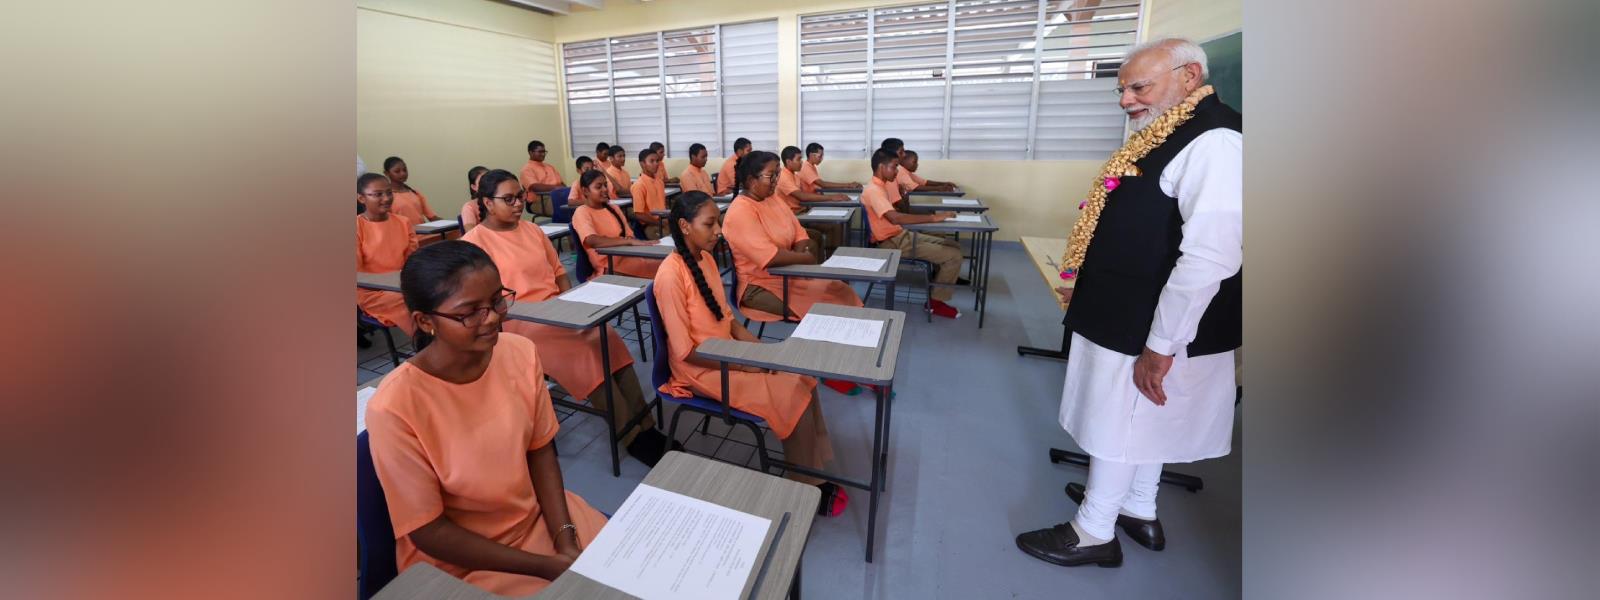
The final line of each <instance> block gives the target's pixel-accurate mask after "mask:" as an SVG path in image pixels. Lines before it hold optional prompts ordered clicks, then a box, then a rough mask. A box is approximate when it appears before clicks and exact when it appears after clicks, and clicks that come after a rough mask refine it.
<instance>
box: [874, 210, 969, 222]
mask: <svg viewBox="0 0 1600 600" xmlns="http://www.w3.org/2000/svg"><path fill="white" fill-rule="evenodd" d="M954 216H956V214H955V213H953V212H947V211H940V212H936V213H933V214H929V215H914V214H911V213H903V212H900V211H898V210H891V211H889V212H886V213H883V218H885V219H888V220H889V222H890V223H894V224H895V225H917V224H919V223H938V222H940V221H944V220H947V219H949V218H950V217H954Z"/></svg>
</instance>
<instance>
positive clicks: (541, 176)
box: [522, 160, 563, 189]
mask: <svg viewBox="0 0 1600 600" xmlns="http://www.w3.org/2000/svg"><path fill="white" fill-rule="evenodd" d="M535 183H542V184H545V185H563V183H562V181H561V173H558V172H556V168H555V167H552V166H550V165H547V164H545V163H542V162H539V161H536V160H529V161H528V164H525V165H522V187H523V189H527V187H528V186H530V185H533V184H535Z"/></svg>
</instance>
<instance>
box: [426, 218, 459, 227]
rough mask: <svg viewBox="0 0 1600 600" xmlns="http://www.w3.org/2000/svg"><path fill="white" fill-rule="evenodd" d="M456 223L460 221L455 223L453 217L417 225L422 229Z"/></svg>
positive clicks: (453, 225)
mask: <svg viewBox="0 0 1600 600" xmlns="http://www.w3.org/2000/svg"><path fill="white" fill-rule="evenodd" d="M457 225H460V223H457V222H456V221H455V220H454V219H439V220H437V221H428V222H427V223H423V224H421V225H418V227H422V228H424V229H438V228H440V227H446V226H449V227H455V226H457Z"/></svg>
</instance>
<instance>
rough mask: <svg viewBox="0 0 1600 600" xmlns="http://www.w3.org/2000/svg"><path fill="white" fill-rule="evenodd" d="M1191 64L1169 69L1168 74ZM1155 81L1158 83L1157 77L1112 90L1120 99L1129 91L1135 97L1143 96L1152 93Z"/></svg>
mask: <svg viewBox="0 0 1600 600" xmlns="http://www.w3.org/2000/svg"><path fill="white" fill-rule="evenodd" d="M1190 64H1192V63H1183V64H1181V65H1178V66H1176V67H1173V68H1171V69H1167V73H1171V72H1173V71H1176V70H1178V69H1182V68H1184V67H1187V66H1189V65H1190ZM1155 81H1156V78H1155V77H1151V78H1149V79H1146V80H1144V81H1137V82H1134V84H1133V85H1129V86H1120V85H1119V86H1117V87H1114V88H1111V91H1113V92H1116V93H1117V97H1118V98H1121V97H1122V94H1124V93H1126V92H1127V91H1128V90H1133V95H1135V96H1141V95H1144V93H1145V92H1147V91H1150V86H1152V85H1155Z"/></svg>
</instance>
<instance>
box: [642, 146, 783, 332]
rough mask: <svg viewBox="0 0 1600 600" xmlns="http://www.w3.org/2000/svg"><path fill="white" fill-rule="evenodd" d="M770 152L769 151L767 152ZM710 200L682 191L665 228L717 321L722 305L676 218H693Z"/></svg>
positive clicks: (709, 197)
mask: <svg viewBox="0 0 1600 600" xmlns="http://www.w3.org/2000/svg"><path fill="white" fill-rule="evenodd" d="M769 154H770V153H769ZM710 201H711V196H708V195H706V193H705V192H701V191H698V190H697V191H691V192H684V193H683V194H681V195H679V196H678V201H677V203H675V204H673V205H672V213H671V214H669V215H667V230H668V231H670V232H671V233H672V246H673V249H674V250H675V251H676V252H677V253H678V256H681V257H683V262H684V266H686V267H688V268H689V274H690V275H693V276H694V286H695V287H696V288H699V289H700V299H702V300H705V301H706V308H709V309H711V314H712V316H715V317H716V318H717V320H718V321H721V320H722V305H721V304H718V303H717V295H716V294H713V293H711V285H710V284H708V283H706V274H705V273H702V272H700V261H699V260H698V258H699V257H695V256H690V254H689V244H687V243H684V239H683V227H682V226H681V225H678V220H679V219H682V220H686V221H690V220H694V215H695V213H698V212H700V207H701V206H702V205H704V204H705V203H707V202H710Z"/></svg>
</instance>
